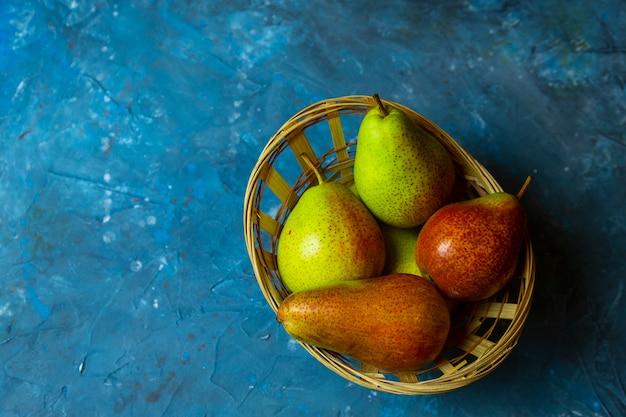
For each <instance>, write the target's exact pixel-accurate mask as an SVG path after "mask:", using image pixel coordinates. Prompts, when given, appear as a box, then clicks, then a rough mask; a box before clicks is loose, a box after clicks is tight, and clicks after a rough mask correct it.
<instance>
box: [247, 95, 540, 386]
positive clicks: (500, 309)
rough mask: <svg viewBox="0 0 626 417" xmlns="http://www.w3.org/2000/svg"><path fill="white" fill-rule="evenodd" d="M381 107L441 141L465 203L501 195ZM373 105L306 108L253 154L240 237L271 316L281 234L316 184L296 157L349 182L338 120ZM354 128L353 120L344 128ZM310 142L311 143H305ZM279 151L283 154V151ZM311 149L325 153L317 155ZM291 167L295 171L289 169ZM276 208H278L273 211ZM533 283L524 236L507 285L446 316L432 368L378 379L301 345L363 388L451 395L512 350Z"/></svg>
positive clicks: (466, 161)
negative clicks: (445, 333)
mask: <svg viewBox="0 0 626 417" xmlns="http://www.w3.org/2000/svg"><path fill="white" fill-rule="evenodd" d="M387 103H389V104H391V105H394V106H396V107H398V108H400V109H401V110H403V111H405V112H406V113H407V114H408V115H409V117H411V119H412V120H413V121H414V122H415V123H416V124H417V125H418V126H420V127H421V128H422V129H424V130H426V131H427V132H429V133H430V134H432V135H433V136H435V137H436V138H437V139H438V140H439V141H440V142H441V143H442V144H443V146H444V147H445V148H446V149H447V150H448V152H449V153H450V155H451V156H452V159H453V161H454V163H455V166H456V169H457V172H458V176H457V182H458V183H459V184H460V185H462V188H463V187H465V188H466V190H467V191H466V193H467V198H472V197H474V196H476V194H479V195H484V194H489V193H494V192H498V191H502V188H501V187H500V185H499V184H498V183H497V181H496V180H495V179H494V178H493V177H492V176H491V174H490V173H489V172H488V171H487V169H486V168H485V167H483V166H482V165H481V164H480V163H479V162H478V161H477V160H476V159H474V158H473V157H472V156H471V155H470V154H469V153H468V152H467V151H465V150H464V149H463V147H461V146H460V145H459V144H458V143H457V142H456V141H455V140H454V139H452V138H451V137H450V136H449V135H448V134H447V133H446V132H445V131H443V130H442V129H441V128H439V126H437V125H436V124H435V123H433V122H432V121H430V120H429V119H427V118H425V117H423V116H422V115H420V114H418V113H416V112H414V111H412V110H411V109H409V108H408V107H406V106H403V105H401V104H398V103H393V102H389V101H387ZM374 104H375V103H374V101H373V99H372V97H369V96H346V97H339V98H334V99H328V100H323V101H321V102H318V103H315V104H313V105H311V106H308V107H306V108H305V109H302V110H301V111H299V112H298V113H296V114H295V115H294V116H292V117H291V118H290V119H289V120H287V121H286V122H285V123H284V124H283V126H282V127H281V128H280V129H279V130H278V131H277V133H276V134H275V135H274V136H273V137H272V138H270V140H269V141H268V143H267V144H266V146H265V147H264V149H263V150H262V152H261V154H260V155H259V158H258V160H257V163H256V164H255V167H254V169H253V170H252V173H251V175H250V179H249V181H248V186H247V189H246V194H245V199H244V235H245V241H246V248H247V251H248V254H249V256H250V260H251V262H252V267H253V270H254V274H255V277H256V279H257V282H258V284H259V288H260V289H261V291H262V293H263V295H264V297H265V298H266V300H267V302H268V305H269V306H270V308H272V310H273V311H275V312H276V311H277V309H278V306H279V305H280V303H281V302H282V300H283V299H284V298H285V297H286V296H287V295H288V291H287V289H286V287H285V285H284V284H283V283H282V281H281V279H280V274H279V272H278V268H277V265H276V245H277V242H278V240H279V239H280V231H281V229H282V225H283V224H284V221H285V219H286V218H287V216H288V215H289V212H290V211H291V210H292V209H293V207H294V206H295V204H296V203H297V201H298V199H299V196H300V195H301V194H302V192H304V190H305V189H306V188H307V187H309V186H311V185H313V184H316V183H317V181H316V179H315V176H314V175H313V174H312V172H311V170H310V168H308V165H307V164H306V163H305V162H304V159H303V158H302V156H301V155H302V154H306V155H308V157H309V158H310V159H311V160H312V161H314V162H316V163H317V165H318V166H319V167H320V168H321V171H322V173H323V175H325V176H326V178H327V179H328V180H329V181H340V182H342V183H345V184H347V185H351V184H352V183H353V174H352V170H353V166H354V149H355V146H358V143H357V132H356V131H348V130H347V128H346V125H344V123H343V121H344V120H347V118H352V121H353V122H354V120H358V118H362V117H363V114H364V113H365V112H366V111H367V110H368V109H369V108H370V107H371V106H373V105H374ZM355 118H356V119H355ZM322 124H326V125H327V126H326V129H324V128H322V129H316V131H315V133H316V134H315V135H313V134H312V135H308V134H307V131H308V129H310V128H312V127H313V126H316V125H322ZM355 125H357V126H358V123H356V124H355V123H352V124H351V125H350V126H355ZM322 127H323V126H322ZM324 131H325V132H327V135H326V136H327V138H326V139H327V141H326V142H323V143H320V142H318V141H319V140H323V139H320V138H319V136H320V135H319V133H320V132H324ZM313 137H315V140H316V142H315V144H313V143H312V142H311V141H312V140H313V139H311V138H313ZM286 149H289V150H290V151H288V152H285V150H286ZM315 149H317V150H318V151H319V150H320V149H327V151H325V152H324V153H323V154H322V153H320V154H316V152H315ZM285 153H287V154H293V155H289V158H291V159H292V162H293V157H294V156H295V160H296V161H297V163H291V164H289V161H287V160H284V158H285V157H284V156H283V154H285ZM279 162H281V163H280V164H279ZM282 162H285V163H282ZM277 165H280V168H279V169H278V168H276V166H277ZM294 167H295V168H297V172H291V170H293V169H294ZM279 171H280V172H279ZM268 190H270V191H271V194H273V195H274V196H275V197H276V199H277V200H276V201H275V202H268V203H265V204H263V202H264V201H266V200H267V199H269V198H270V196H269V194H270V193H266V191H268ZM277 204H278V205H280V207H275V206H276V205H277ZM534 278H535V262H534V256H533V252H532V245H531V241H530V238H529V237H528V236H527V237H526V240H525V243H524V246H523V248H522V254H521V261H520V264H519V266H518V272H517V273H516V277H515V279H513V280H512V281H511V283H510V284H509V287H507V288H506V289H505V290H504V291H502V292H501V293H500V294H497V295H496V296H494V297H492V298H490V299H489V300H485V301H480V302H476V303H472V304H468V305H465V306H463V308H460V309H459V310H460V312H457V313H456V314H455V316H454V317H453V326H454V329H455V337H458V338H459V340H456V339H454V338H453V337H452V336H451V338H450V339H449V341H450V343H451V344H450V347H449V349H448V348H447V349H444V352H442V354H441V355H440V356H439V357H438V358H437V359H436V360H435V361H434V363H432V364H429V365H427V366H425V367H424V368H423V369H421V370H420V371H418V372H415V373H413V372H411V373H402V374H398V375H392V374H385V373H381V372H379V371H378V370H377V369H375V368H373V367H371V366H369V365H367V364H363V363H360V362H358V361H355V360H354V359H352V358H346V357H343V356H341V355H338V354H336V353H334V352H330V351H326V350H324V349H319V348H317V347H315V346H310V345H307V344H305V343H301V345H302V347H303V348H304V349H305V350H306V351H307V352H308V353H309V354H311V355H312V356H313V357H314V358H316V359H317V360H318V361H319V362H320V363H321V364H323V365H324V366H326V367H327V368H329V369H330V370H332V371H333V372H335V373H337V374H338V375H340V376H342V377H344V378H345V379H347V380H349V381H351V382H354V383H356V384H359V385H362V386H364V387H367V388H370V389H374V390H379V391H383V392H389V393H393V394H400V395H416V394H435V393H442V392H448V391H452V390H456V389H459V388H461V387H464V386H466V385H468V384H471V383H472V382H474V381H476V380H478V379H480V378H483V377H484V376H486V375H488V374H489V373H491V372H492V371H493V370H494V369H496V368H497V367H498V366H499V365H500V364H501V363H502V361H503V360H505V358H506V357H507V356H508V355H509V354H510V352H511V351H512V350H513V348H514V347H515V345H516V344H517V342H518V340H519V338H520V336H521V333H522V330H523V327H524V323H525V321H526V318H527V316H528V312H529V310H530V305H531V301H532V293H533V290H534Z"/></svg>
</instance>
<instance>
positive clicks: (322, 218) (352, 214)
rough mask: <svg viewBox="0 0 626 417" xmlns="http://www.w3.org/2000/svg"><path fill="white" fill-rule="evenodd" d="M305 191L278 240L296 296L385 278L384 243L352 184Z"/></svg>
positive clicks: (283, 270) (322, 184)
mask: <svg viewBox="0 0 626 417" xmlns="http://www.w3.org/2000/svg"><path fill="white" fill-rule="evenodd" d="M303 158H304V160H305V161H306V162H307V163H308V164H309V165H310V166H311V168H312V169H313V170H314V172H315V174H316V176H317V179H318V184H317V185H314V186H311V187H309V188H308V189H306V190H305V191H304V193H303V194H302V196H301V197H300V199H299V200H298V202H297V203H296V205H295V207H294V208H293V210H292V212H291V213H290V214H289V216H288V217H287V219H286V221H285V224H284V227H283V229H282V231H281V233H280V235H279V238H278V246H277V249H276V258H277V263H278V271H279V273H280V277H281V279H282V281H283V283H284V284H285V285H286V286H287V288H288V289H289V290H290V291H291V292H298V291H303V290H307V289H311V288H317V287H321V286H326V285H330V284H334V283H337V282H339V281H342V280H353V279H360V278H369V277H373V276H377V275H380V273H381V272H382V269H383V267H384V264H385V242H384V239H383V236H382V232H381V231H380V228H379V227H378V222H377V221H376V219H375V218H374V216H373V215H372V214H371V213H370V212H369V211H368V210H367V208H366V207H365V205H364V204H363V203H362V202H361V201H360V200H359V199H358V198H357V197H356V196H355V195H354V193H352V191H351V190H350V188H349V187H348V186H347V185H344V184H341V183H339V182H333V181H330V182H327V181H325V179H324V178H323V175H322V173H321V172H320V171H319V170H318V169H317V168H316V167H315V166H314V165H313V164H312V162H311V161H310V160H309V159H308V157H306V155H303Z"/></svg>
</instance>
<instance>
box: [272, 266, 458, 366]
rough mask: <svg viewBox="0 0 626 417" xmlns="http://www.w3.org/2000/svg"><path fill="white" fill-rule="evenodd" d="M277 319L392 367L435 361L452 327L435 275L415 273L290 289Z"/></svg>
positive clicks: (300, 336)
mask: <svg viewBox="0 0 626 417" xmlns="http://www.w3.org/2000/svg"><path fill="white" fill-rule="evenodd" d="M277 320H278V321H279V322H280V323H282V325H283V327H284V328H285V330H286V331H287V333H289V334H290V335H291V336H292V337H294V338H295V339H296V340H298V341H300V342H303V343H307V344H309V345H313V346H317V347H320V348H323V349H327V350H331V351H333V352H336V353H340V354H342V355H346V356H349V357H352V358H354V359H356V360H359V361H361V362H363V363H366V364H369V365H371V366H374V367H376V368H377V369H379V370H381V371H384V372H392V373H396V372H407V371H416V370H418V369H420V368H421V367H423V366H424V365H426V364H428V363H430V362H432V361H433V360H434V359H435V358H436V357H437V356H438V355H439V353H440V352H441V350H442V348H443V346H444V343H445V341H446V338H447V337H448V333H449V331H450V314H449V313H448V307H447V305H446V303H445V301H444V299H443V297H442V296H441V294H440V293H439V292H438V291H437V289H436V287H435V286H434V285H433V284H432V283H431V282H430V281H428V280H426V279H424V278H422V277H418V276H416V275H411V274H390V275H385V276H381V277H375V278H369V279H362V280H356V281H344V282H341V283H339V284H336V285H333V286H329V287H324V288H318V289H314V290H309V291H303V292H299V293H295V294H291V295H289V296H288V297H287V298H285V299H284V300H283V302H282V303H281V304H280V306H279V308H278V312H277Z"/></svg>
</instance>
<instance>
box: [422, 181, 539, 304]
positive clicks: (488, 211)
mask: <svg viewBox="0 0 626 417" xmlns="http://www.w3.org/2000/svg"><path fill="white" fill-rule="evenodd" d="M531 181H532V177H528V179H527V180H526V182H525V183H524V186H523V187H522V188H521V189H520V192H519V193H518V194H517V195H512V194H509V193H506V192H497V193H493V194H488V195H485V196H481V197H477V198H474V199H471V200H466V201H459V202H455V203H450V204H448V205H446V206H444V207H442V208H440V209H439V210H437V212H436V213H435V214H433V215H432V216H431V217H430V218H429V219H428V221H427V222H426V223H425V224H424V226H423V227H422V230H421V231H420V234H419V236H418V238H417V244H416V247H415V259H416V262H417V264H418V265H419V268H420V269H421V270H422V271H424V272H425V273H427V274H428V275H430V278H431V279H432V280H433V282H434V283H435V284H436V285H437V287H438V288H439V289H440V290H441V292H442V293H443V294H444V295H445V296H446V297H447V298H450V299H453V300H457V301H477V300H482V299H485V298H489V297H491V296H492V295H494V294H496V293H497V292H499V291H500V290H502V289H503V288H504V287H505V286H506V285H507V284H508V283H509V282H510V280H511V279H512V277H513V275H514V273H515V270H516V267H517V263H518V259H519V255H520V250H521V247H522V244H523V242H524V239H525V236H526V214H525V211H524V208H523V207H522V205H521V203H520V200H519V199H520V198H521V197H522V195H523V193H524V191H525V190H526V188H527V187H528V185H529V184H530V182H531Z"/></svg>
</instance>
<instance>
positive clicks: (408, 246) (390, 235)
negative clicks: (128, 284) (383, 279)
mask: <svg viewBox="0 0 626 417" xmlns="http://www.w3.org/2000/svg"><path fill="white" fill-rule="evenodd" d="M379 224H380V230H381V232H382V233H383V237H384V239H385V250H386V254H387V255H386V259H385V267H384V268H383V274H385V275H387V274H393V273H405V274H414V275H420V276H421V275H422V273H421V271H420V269H419V268H418V267H417V262H415V243H416V242H417V235H418V233H419V230H420V229H419V228H418V227H411V228H408V229H407V228H401V227H394V226H389V225H388V224H385V223H382V222H380V223H379Z"/></svg>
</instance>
